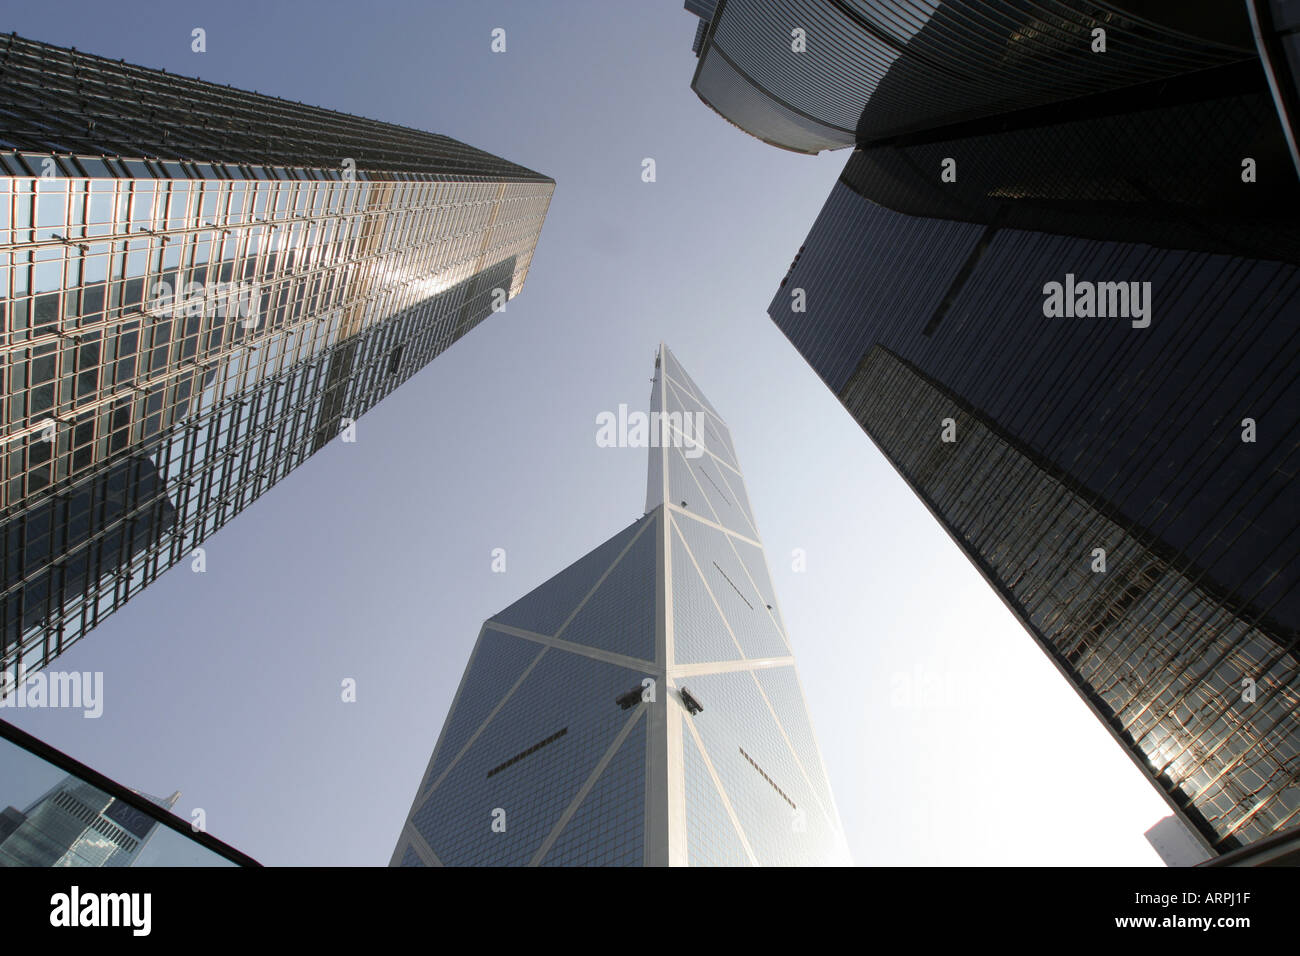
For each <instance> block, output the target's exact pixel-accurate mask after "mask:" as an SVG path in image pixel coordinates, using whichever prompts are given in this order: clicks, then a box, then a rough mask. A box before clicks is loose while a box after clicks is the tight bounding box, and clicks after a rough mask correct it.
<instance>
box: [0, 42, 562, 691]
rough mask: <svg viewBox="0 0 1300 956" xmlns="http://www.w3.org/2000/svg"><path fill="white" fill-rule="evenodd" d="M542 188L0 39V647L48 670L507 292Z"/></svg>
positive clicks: (309, 114)
mask: <svg viewBox="0 0 1300 956" xmlns="http://www.w3.org/2000/svg"><path fill="white" fill-rule="evenodd" d="M553 190H554V182H553V180H551V179H549V178H548V177H546V176H543V175H540V174H538V173H535V172H532V171H531V170H528V169H525V168H524V167H522V166H518V165H516V164H514V163H511V162H508V161H506V160H503V159H500V158H498V157H495V156H492V155H490V154H488V153H485V152H482V151H480V150H477V149H473V148H471V147H469V146H466V145H464V144H462V143H459V142H456V141H455V140H452V139H448V138H447V137H444V136H436V135H433V134H429V133H424V132H420V131H417V130H412V129H407V128H405V127H400V126H394V125H391V124H387V123H380V122H376V121H372V120H366V119H362V118H359V117H355V116H350V115H346V114H342V113H335V112H331V111H328V110H324V109H318V108H315V107H310V106H306V105H303V104H301V103H293V102H289V101H286V100H280V99H275V98H273V97H270V96H263V95H259V94H255V93H249V92H244V91H241V90H235V89H231V88H230V87H225V86H220V85H218V84H214V83H207V82H203V81H200V80H195V79H187V78H184V77H179V76H175V75H172V74H168V73H165V72H162V71H158V70H150V69H145V68H143V67H137V66H131V65H128V64H125V63H122V62H119V61H113V60H108V59H104V58H102V57H97V56H92V55H89V54H85V53H81V52H78V51H73V50H66V49H60V48H56V47H52V46H48V45H45V44H41V43H35V42H32V41H29V40H25V39H22V38H20V37H17V36H5V37H0V374H2V375H3V376H4V386H3V404H2V405H0V553H2V554H3V557H4V562H5V564H4V578H3V584H2V591H0V651H2V653H0V667H4V668H8V669H11V670H17V671H30V670H34V669H36V668H39V667H41V666H43V665H44V664H46V663H47V662H48V661H49V660H50V659H51V658H53V657H54V656H55V655H57V654H58V653H60V652H62V651H63V650H64V649H65V648H67V646H68V645H69V644H71V643H72V642H74V641H76V640H78V639H79V638H80V637H81V636H82V635H84V634H85V633H86V632H87V631H89V630H90V629H91V628H93V627H95V626H96V625H97V624H98V623H99V622H100V621H102V620H103V619H104V617H105V616H107V615H108V614H110V613H112V612H113V611H114V610H116V609H117V608H118V607H120V606H121V604H122V603H123V602H124V601H126V600H127V599H128V598H130V597H131V596H133V595H135V594H136V593H138V592H139V591H140V590H141V589H142V588H144V587H145V586H146V585H148V584H149V583H150V582H151V581H152V580H154V578H156V577H157V576H158V575H159V574H161V573H162V572H163V571H165V570H166V569H167V568H168V567H170V566H172V565H173V564H175V563H177V562H179V561H182V560H184V559H186V558H188V557H190V556H192V555H193V553H194V551H195V549H196V548H197V547H198V546H199V545H200V544H201V543H202V542H203V541H204V540H205V539H206V538H208V537H209V536H210V535H211V534H213V533H214V532H215V531H216V530H217V529H219V528H220V527H222V526H223V525H224V524H225V523H226V522H227V521H229V520H230V519H231V518H232V517H234V516H235V515H236V514H238V513H239V512H240V511H242V510H243V509H244V508H246V507H247V506H248V505H249V504H251V503H252V502H253V501H254V500H256V499H257V498H258V497H259V496H260V495H261V494H263V493H264V492H265V491H267V490H268V489H269V488H271V487H272V486H273V485H275V484H276V483H277V482H279V481H280V480H281V479H283V478H284V477H285V476H286V475H287V474H288V473H289V472H290V471H292V470H293V469H294V468H295V467H296V466H297V465H299V464H301V463H302V462H303V461H304V460H305V459H306V458H307V457H308V456H310V455H311V454H312V453H313V452H315V451H317V450H318V449H320V448H321V447H322V446H323V445H324V444H326V443H327V442H328V441H330V440H331V439H333V438H334V437H336V436H338V435H340V434H342V435H343V436H344V440H347V437H348V429H349V427H350V425H351V424H352V423H353V422H354V421H355V420H356V419H357V418H359V417H360V416H361V415H362V414H363V413H364V412H366V411H367V410H368V409H370V408H371V407H372V406H373V405H374V404H375V403H376V402H378V401H380V400H381V399H382V398H383V397H384V396H386V395H387V394H388V393H389V392H391V391H392V390H393V389H394V388H396V387H397V386H398V385H399V384H401V383H402V382H403V381H405V380H406V379H407V378H409V377H410V376H411V375H413V374H414V373H415V372H416V371H418V370H419V369H420V368H421V367H423V366H424V365H425V364H426V363H428V362H429V361H430V360H431V359H433V358H434V357H435V356H437V355H438V354H439V353H440V352H442V351H443V350H444V349H446V348H447V347H448V346H450V345H451V344H452V343H453V342H455V341H456V340H457V339H458V338H459V337H460V336H462V335H464V334H465V333H466V332H468V331H469V330H470V329H472V328H473V327H474V326H475V325H476V324H477V323H479V322H480V321H482V320H483V319H484V318H485V317H487V316H488V315H489V314H491V313H492V312H493V311H495V310H497V309H499V308H501V307H503V305H504V303H505V302H506V301H507V300H508V299H510V298H512V297H513V296H515V295H517V294H518V293H519V291H520V290H521V289H522V288H523V284H524V281H525V278H526V277H527V274H528V268H529V264H530V262H531V259H532V254H533V250H534V248H535V246H536V243H537V240H538V236H539V233H540V230H541V227H542V222H543V219H544V218H545V215H546V211H547V208H548V206H549V203H550V198H551V194H552V192H553Z"/></svg>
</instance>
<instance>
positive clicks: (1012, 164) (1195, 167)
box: [695, 0, 1300, 854]
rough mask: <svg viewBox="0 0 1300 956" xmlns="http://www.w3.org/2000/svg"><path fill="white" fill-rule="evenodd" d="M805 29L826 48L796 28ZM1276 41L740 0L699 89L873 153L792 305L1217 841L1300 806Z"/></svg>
mask: <svg viewBox="0 0 1300 956" xmlns="http://www.w3.org/2000/svg"><path fill="white" fill-rule="evenodd" d="M1265 6H1267V5H1266V4H1254V7H1255V8H1261V9H1262V8H1263V7H1265ZM1255 12H1256V13H1259V9H1256V11H1255ZM1274 12H1276V11H1274ZM1265 13H1267V11H1265ZM819 18H820V19H819ZM1269 23H1271V24H1272V27H1270V29H1272V28H1276V27H1277V25H1278V21H1277V20H1276V18H1274V19H1273V20H1270V21H1269ZM794 27H805V28H806V32H807V52H808V53H811V54H813V55H811V56H806V57H805V56H803V55H802V54H797V53H790V54H788V55H787V54H781V55H780V56H778V55H777V54H775V53H773V52H772V51H773V50H775V49H777V47H778V46H781V47H783V48H784V49H785V50H787V51H788V50H789V49H790V32H791V29H792V28H794ZM1097 30H1103V31H1104V36H1105V49H1104V51H1103V50H1099V49H1094V44H1095V43H1096V42H1097V34H1096V31H1097ZM1257 39H1258V35H1257V33H1256V32H1253V31H1252V21H1251V16H1250V15H1249V12H1248V10H1247V9H1246V7H1244V6H1243V7H1241V8H1240V9H1237V8H1233V9H1227V8H1212V7H1210V6H1208V5H1197V4H1154V3H1146V2H1124V3H1119V4H1113V3H1112V4H1108V3H1090V4H1081V3H1075V2H1048V3H1027V2H1020V0H967V2H943V3H937V4H935V3H927V4H924V5H922V4H919V3H912V2H906V0H899V2H889V3H886V2H871V3H868V2H856V0H837V2H831V3H825V4H812V3H801V2H795V0H790V2H785V0H772V2H766V3H763V2H758V0H722V2H721V3H719V4H718V7H717V10H716V11H715V13H714V16H713V18H712V20H711V25H710V27H709V28H708V29H707V30H706V37H705V41H704V42H703V44H702V48H703V49H704V50H705V53H704V55H702V57H701V61H702V62H701V67H700V69H699V70H697V73H696V83H695V86H696V89H697V91H699V92H700V93H701V96H702V97H704V98H705V100H706V102H708V103H710V105H712V106H714V108H716V109H718V110H719V112H722V113H723V115H724V116H727V118H728V119H730V120H731V121H732V122H736V123H739V124H741V125H743V126H745V128H746V129H747V130H748V131H750V132H752V133H754V135H756V136H759V137H760V138H763V139H766V140H768V141H769V142H773V143H775V144H777V145H782V146H785V147H787V148H796V149H803V150H804V151H816V150H818V149H821V148H827V147H835V146H850V145H853V146H856V149H855V151H854V152H853V154H852V155H851V156H850V158H849V161H848V163H847V165H846V167H845V170H844V173H843V175H842V176H841V177H840V181H839V183H837V185H836V186H835V188H834V189H833V190H832V193H831V196H830V198H829V199H828V201H827V203H826V206H825V208H824V209H823V210H822V212H821V214H820V216H819V217H818V218H817V220H816V222H815V223H814V225H813V228H812V231H811V232H810V234H809V235H808V237H807V240H806V241H805V243H804V244H803V246H802V247H801V248H800V250H799V252H798V255H797V256H796V258H795V261H794V263H793V265H792V266H791V269H790V272H789V274H788V275H787V276H786V278H785V279H784V280H783V281H782V282H781V287H780V289H779V290H778V292H777V293H776V295H775V297H774V298H773V300H772V303H771V306H770V308H769V313H770V315H771V317H772V319H773V320H774V321H775V322H776V323H777V325H778V326H779V327H780V328H781V329H782V331H783V332H785V334H786V335H787V337H788V338H789V339H790V341H791V342H792V343H793V344H794V345H795V347H796V348H797V349H798V350H799V351H800V353H801V354H802V355H803V356H804V358H805V359H806V360H807V361H808V363H809V364H810V365H811V366H812V367H813V369H814V370H815V371H816V372H817V374H818V375H820V376H821V378H822V379H823V380H824V381H825V382H826V384H827V386H828V387H829V388H831V390H832V391H833V392H834V393H835V394H836V395H837V396H838V397H839V398H840V400H841V401H842V402H843V403H844V405H845V407H846V408H847V409H848V411H849V412H850V414H852V415H853V416H854V418H855V419H856V420H857V421H858V422H859V423H860V424H861V425H862V427H863V429H864V430H865V431H866V432H867V433H868V435H869V436H870V437H871V438H872V440H873V441H874V442H875V443H876V445H877V447H879V449H880V450H881V451H882V452H883V453H884V454H885V456H886V457H887V458H888V459H889V460H890V461H891V462H892V463H893V465H894V466H895V468H896V469H897V470H898V471H899V473H900V474H901V475H902V476H903V477H904V479H906V480H907V481H908V483H909V484H910V485H911V487H912V488H913V490H914V491H915V492H916V493H917V495H918V496H919V497H920V498H921V499H922V500H923V501H924V502H925V503H926V505H927V506H928V507H929V508H930V510H931V512H932V513H933V514H934V515H935V517H936V518H937V519H938V520H939V521H941V522H942V523H943V524H944V526H945V527H946V528H947V530H948V531H949V533H950V534H951V535H952V537H953V539H954V540H955V541H956V542H957V544H959V545H960V546H961V547H962V548H963V549H964V550H965V552H966V553H967V555H968V557H969V558H970V559H971V560H972V562H973V563H974V564H975V565H976V566H977V567H978V568H979V569H980V571H981V572H982V573H983V574H984V576H985V577H986V578H987V579H988V580H989V582H990V584H992V585H993V586H994V587H995V588H996V589H997V590H998V592H999V594H1000V595H1001V596H1002V598H1003V600H1004V601H1005V602H1006V603H1007V605H1008V606H1009V607H1010V608H1011V610H1012V611H1013V612H1014V613H1015V614H1016V615H1017V616H1018V617H1019V619H1020V620H1021V622H1022V623H1023V624H1024V625H1025V627H1026V628H1027V629H1028V630H1029V632H1030V633H1031V634H1032V635H1033V637H1034V638H1035V639H1036V641H1037V642H1038V643H1039V645H1040V646H1041V647H1042V648H1043V650H1044V651H1045V652H1046V653H1047V654H1048V655H1049V656H1050V657H1051V659H1052V660H1053V661H1054V662H1055V664H1056V665H1057V667H1058V669H1059V670H1060V671H1061V673H1062V674H1063V675H1064V676H1065V677H1066V678H1067V679H1068V680H1069V681H1070V682H1071V683H1072V684H1073V685H1074V687H1075V688H1076V690H1077V691H1078V692H1079V694H1080V695H1081V696H1082V697H1083V699H1084V700H1085V701H1086V702H1087V703H1088V705H1089V706H1090V708H1091V709H1092V710H1093V711H1094V713H1096V714H1097V716H1098V717H1099V718H1100V719H1101V720H1102V721H1103V722H1104V723H1105V724H1106V726H1107V727H1108V728H1109V730H1110V731H1111V733H1112V734H1113V735H1114V737H1115V738H1116V740H1117V741H1118V742H1120V743H1121V744H1122V745H1123V746H1124V748H1125V749H1126V751H1127V752H1128V753H1129V754H1130V756H1131V757H1132V758H1133V759H1134V761H1135V763H1136V764H1137V765H1138V766H1139V767H1140V768H1141V769H1142V770H1143V772H1144V773H1146V775H1147V776H1148V777H1149V778H1150V780H1151V781H1152V782H1153V783H1154V784H1155V785H1156V786H1157V787H1158V789H1159V790H1160V792H1161V793H1162V794H1163V795H1164V796H1165V797H1166V799H1167V800H1168V801H1169V803H1170V805H1171V806H1172V807H1173V808H1174V809H1175V811H1176V813H1178V814H1179V816H1180V817H1181V818H1182V819H1183V820H1184V821H1185V822H1186V823H1187V824H1188V825H1189V826H1190V828H1191V829H1192V830H1193V831H1194V832H1195V833H1196V834H1197V836H1198V839H1200V840H1201V841H1203V843H1204V845H1205V847H1206V848H1207V849H1208V850H1210V851H1211V852H1212V853H1215V854H1224V853H1228V852H1230V851H1232V850H1234V849H1236V848H1238V847H1242V846H1247V845H1250V844H1252V843H1254V842H1256V841H1261V840H1267V839H1272V838H1273V837H1274V835H1276V834H1279V833H1282V832H1283V831H1286V830H1288V829H1289V828H1292V827H1295V826H1296V825H1297V824H1298V823H1300V708H1298V706H1297V704H1298V702H1300V659H1298V657H1297V628H1298V626H1300V586H1298V581H1300V509H1298V507H1297V496H1296V492H1295V485H1294V475H1295V470H1296V465H1297V457H1298V443H1300V385H1298V383H1297V368H1300V364H1298V363H1300V322H1298V321H1297V319H1300V272H1298V271H1297V263H1300V226H1298V224H1300V184H1298V182H1297V178H1296V172H1295V165H1294V163H1293V161H1292V155H1291V151H1290V147H1289V143H1290V141H1291V138H1292V132H1291V128H1290V125H1289V122H1290V121H1289V119H1288V117H1289V116H1290V115H1293V114H1289V113H1288V110H1287V108H1286V102H1287V97H1288V95H1289V94H1287V93H1286V91H1285V89H1284V85H1285V84H1277V85H1276V86H1270V81H1269V70H1268V69H1267V67H1268V66H1269V61H1268V58H1267V56H1265V57H1263V58H1261V55H1260V52H1261V49H1263V48H1264V45H1263V44H1259V43H1257ZM765 46H766V52H763V51H764V47H765ZM718 54H725V56H722V57H721V60H722V61H724V62H730V63H733V64H735V65H736V67H737V70H738V71H739V72H743V73H744V74H745V75H746V76H747V77H748V80H747V81H746V82H745V83H744V84H743V85H738V84H732V85H731V86H719V87H718V89H720V90H721V89H726V90H730V91H731V92H732V93H734V94H735V96H734V97H733V98H731V99H724V98H722V97H721V95H716V96H710V95H709V90H710V89H713V87H710V86H708V85H707V84H706V83H705V79H706V73H705V68H704V62H705V60H706V59H707V58H708V57H709V56H714V55H718ZM1274 59H1276V57H1275V58H1274ZM763 64H766V66H765V67H764V68H765V69H766V72H761V73H760V72H759V68H760V66H762V65H763ZM751 66H752V68H751ZM719 69H720V67H719ZM1278 73H1279V71H1278V70H1274V74H1275V75H1277V74H1278ZM773 102H777V103H779V104H781V105H782V107H783V108H790V109H792V112H791V113H790V114H789V115H791V116H797V117H799V119H798V120H797V121H796V120H793V119H791V120H789V122H788V123H787V124H786V125H784V126H777V125H773V124H768V125H764V124H763V121H762V117H765V116H769V115H774V114H772V113H771V112H770V110H769V109H768V108H767V107H764V106H762V104H765V103H766V104H770V103H773ZM765 110H767V111H766V112H765ZM783 115H784V114H783ZM787 118H788V117H787ZM814 120H815V122H814ZM1025 719H1032V715H1026V714H1016V715H1015V718H1014V720H1012V719H1010V718H1009V722H1008V732H1014V726H1015V721H1016V720H1025ZM1068 765H1069V760H1068V755H1052V759H1050V760H1049V761H1045V763H1044V772H1045V773H1059V774H1061V775H1062V786H1063V787H1070V786H1077V787H1079V788H1080V793H1079V797H1078V799H1080V800H1083V799H1085V794H1086V787H1087V784H1086V781H1080V780H1077V779H1075V778H1074V777H1072V776H1070V775H1069V771H1068Z"/></svg>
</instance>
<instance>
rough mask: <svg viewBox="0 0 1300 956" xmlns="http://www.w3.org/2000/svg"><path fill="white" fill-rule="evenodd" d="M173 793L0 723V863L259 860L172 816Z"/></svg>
mask: <svg viewBox="0 0 1300 956" xmlns="http://www.w3.org/2000/svg"><path fill="white" fill-rule="evenodd" d="M179 797H180V793H179V792H176V793H173V794H172V795H171V796H170V797H168V798H167V799H160V798H158V797H149V796H145V795H143V794H141V793H138V792H136V791H133V790H128V789H127V788H126V787H123V786H122V785H121V784H119V783H116V782H115V781H113V780H110V779H108V778H107V777H104V776H103V775H102V774H99V773H96V772H95V771H94V770H92V769H90V768H89V767H86V766H84V765H83V764H80V763H78V762H77V761H75V760H73V759H72V758H71V757H68V756H67V755H66V754H63V753H60V752H59V751H57V750H54V749H53V748H52V747H50V746H49V745H48V744H45V743H43V742H41V741H40V740H37V739H36V738H35V737H32V736H31V735H29V734H26V733H24V732H23V731H21V730H19V729H18V728H17V727H14V726H13V725H11V724H8V723H5V722H4V721H0V807H3V808H4V809H2V810H0V867H30V866H40V867H50V866H53V867H122V866H229V865H231V864H234V865H238V866H256V865H257V863H256V861H255V860H252V859H250V858H249V857H247V856H245V855H244V854H242V853H240V852H239V851H238V850H235V849H233V848H231V847H229V846H227V845H226V844H224V843H222V842H221V841H219V840H216V839H213V838H212V837H211V836H209V835H208V834H207V833H205V832H202V828H201V827H200V828H197V829H196V827H195V825H194V824H195V821H193V820H183V819H180V818H179V817H177V816H175V815H174V814H173V813H172V812H171V811H172V810H173V808H174V807H175V805H176V801H177V799H178V798H179ZM19 807H24V808H25V809H23V810H19V809H18V808H19Z"/></svg>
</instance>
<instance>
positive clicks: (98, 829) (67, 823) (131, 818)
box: [0, 776, 179, 866]
mask: <svg viewBox="0 0 1300 956" xmlns="http://www.w3.org/2000/svg"><path fill="white" fill-rule="evenodd" d="M178 796H179V794H173V795H172V797H170V798H169V799H167V800H159V799H158V798H156V797H150V798H148V799H150V800H152V801H153V802H154V803H156V804H158V805H159V806H161V807H165V808H166V809H168V810H170V809H171V808H172V806H173V805H174V804H175V801H176V797H178ZM4 816H5V818H6V822H5V823H4V824H0V833H3V837H2V838H0V866H130V865H131V864H132V863H134V862H135V861H136V860H137V859H139V856H140V851H141V850H142V849H143V848H144V845H145V841H147V840H148V839H149V837H150V836H151V835H152V834H153V831H154V828H155V827H157V825H158V824H157V823H156V822H155V821H154V820H153V819H151V818H150V817H148V816H146V815H145V814H143V813H141V812H140V811H139V810H137V809H135V808H134V807H132V806H130V805H128V804H125V803H122V802H121V801H120V800H117V799H116V798H114V797H111V796H109V795H108V794H105V793H104V792H103V791H102V790H100V789H98V788H97V787H93V786H91V785H90V784H88V783H86V782H85V781H84V780H79V779H77V778H76V777H71V776H70V777H67V778H65V779H64V780H62V781H60V782H59V783H57V784H55V786H53V787H52V788H50V790H49V791H48V792H47V793H45V794H44V795H43V796H41V797H40V798H39V799H38V800H36V801H35V802H34V803H33V804H32V805H31V806H29V807H28V808H27V809H26V810H25V811H24V812H22V813H21V814H19V813H17V812H16V811H15V808H13V807H9V808H7V809H6V810H5V812H4Z"/></svg>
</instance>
